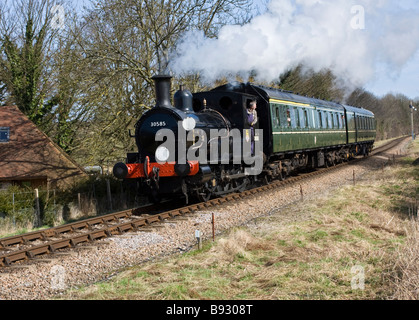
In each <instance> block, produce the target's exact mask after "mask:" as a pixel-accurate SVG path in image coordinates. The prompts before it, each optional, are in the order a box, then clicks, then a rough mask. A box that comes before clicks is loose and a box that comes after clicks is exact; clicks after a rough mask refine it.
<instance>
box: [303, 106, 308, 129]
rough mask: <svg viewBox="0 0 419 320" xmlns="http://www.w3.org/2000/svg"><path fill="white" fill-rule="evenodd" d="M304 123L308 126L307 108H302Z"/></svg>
mask: <svg viewBox="0 0 419 320" xmlns="http://www.w3.org/2000/svg"><path fill="white" fill-rule="evenodd" d="M304 125H305V128H308V127H309V125H308V112H307V110H304Z"/></svg>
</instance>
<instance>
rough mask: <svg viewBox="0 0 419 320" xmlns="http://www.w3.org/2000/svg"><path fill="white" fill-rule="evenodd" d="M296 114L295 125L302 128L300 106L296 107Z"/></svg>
mask: <svg viewBox="0 0 419 320" xmlns="http://www.w3.org/2000/svg"><path fill="white" fill-rule="evenodd" d="M294 114H295V125H296V127H297V128H300V127H301V122H300V110H298V108H294Z"/></svg>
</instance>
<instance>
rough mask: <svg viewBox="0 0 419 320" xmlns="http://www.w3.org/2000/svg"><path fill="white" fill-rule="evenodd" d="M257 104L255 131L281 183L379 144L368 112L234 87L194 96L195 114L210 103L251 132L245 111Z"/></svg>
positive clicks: (273, 91)
mask: <svg viewBox="0 0 419 320" xmlns="http://www.w3.org/2000/svg"><path fill="white" fill-rule="evenodd" d="M255 99H256V100H257V105H258V107H257V113H258V123H257V125H256V129H261V130H262V134H263V153H264V157H265V159H266V163H267V164H268V165H267V167H268V168H267V169H266V172H265V173H267V175H268V176H269V175H272V178H276V177H279V178H282V177H284V176H286V175H288V174H289V173H291V172H292V171H294V170H296V169H298V168H316V167H322V166H328V165H334V164H336V163H339V162H343V161H347V160H348V159H349V158H350V157H353V156H355V155H358V154H364V155H367V154H368V153H369V152H370V151H371V149H372V146H373V144H374V140H375V123H374V115H373V114H372V113H371V112H370V111H367V110H364V109H360V108H356V107H350V106H345V105H342V104H339V103H335V102H331V101H324V100H320V99H315V98H309V97H305V96H301V95H298V94H294V93H292V92H289V91H284V90H279V89H274V88H269V87H265V86H259V85H254V84H251V83H247V84H244V83H238V82H236V83H229V84H227V85H224V86H220V87H217V88H215V89H213V90H211V91H210V92H203V93H197V94H194V110H195V111H197V110H201V109H202V108H203V105H204V100H205V103H207V105H208V106H210V108H212V109H214V110H216V111H217V112H220V113H222V114H223V116H225V117H226V119H228V121H229V122H230V123H231V125H232V127H238V128H244V129H248V128H249V126H248V125H247V121H246V107H247V106H248V105H249V103H250V101H252V100H255Z"/></svg>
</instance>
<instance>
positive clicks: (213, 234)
mask: <svg viewBox="0 0 419 320" xmlns="http://www.w3.org/2000/svg"><path fill="white" fill-rule="evenodd" d="M212 242H215V216H214V212H213V213H212Z"/></svg>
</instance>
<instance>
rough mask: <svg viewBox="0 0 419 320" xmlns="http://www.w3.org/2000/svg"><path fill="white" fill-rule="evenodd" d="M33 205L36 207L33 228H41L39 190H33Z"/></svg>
mask: <svg viewBox="0 0 419 320" xmlns="http://www.w3.org/2000/svg"><path fill="white" fill-rule="evenodd" d="M35 205H36V213H35V227H40V226H41V207H40V205H39V190H38V189H35Z"/></svg>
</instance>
